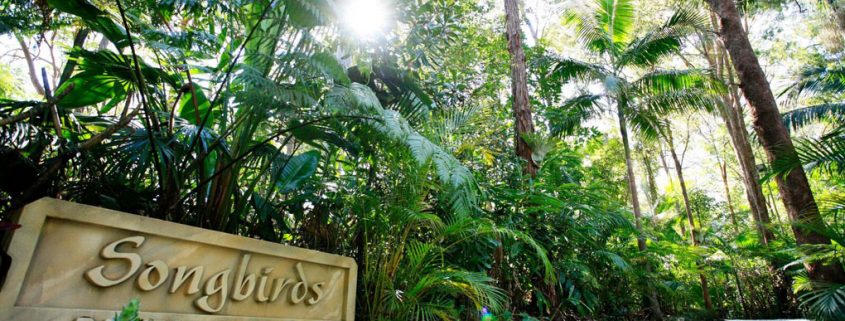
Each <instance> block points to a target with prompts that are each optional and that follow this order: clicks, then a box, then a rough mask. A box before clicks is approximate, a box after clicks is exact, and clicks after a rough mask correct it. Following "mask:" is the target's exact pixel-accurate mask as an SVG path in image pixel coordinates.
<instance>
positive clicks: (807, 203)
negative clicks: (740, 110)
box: [707, 0, 845, 283]
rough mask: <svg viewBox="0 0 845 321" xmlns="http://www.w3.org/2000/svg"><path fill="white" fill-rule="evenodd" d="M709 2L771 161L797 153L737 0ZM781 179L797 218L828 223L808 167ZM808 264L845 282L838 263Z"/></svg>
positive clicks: (816, 275) (801, 232)
mask: <svg viewBox="0 0 845 321" xmlns="http://www.w3.org/2000/svg"><path fill="white" fill-rule="evenodd" d="M707 2H708V3H709V4H710V7H711V8H712V9H713V11H714V12H716V14H717V15H718V16H719V21H720V24H721V28H720V30H719V36H720V37H721V38H722V41H723V42H724V43H725V48H726V49H727V50H728V53H729V54H730V57H731V60H732V61H733V65H734V68H735V69H736V71H737V74H738V76H739V80H740V83H741V85H740V88H741V89H742V92H743V94H744V95H745V97H746V99H747V100H748V103H749V105H750V107H751V117H752V119H753V124H754V130H755V131H756V132H757V136H758V137H759V139H760V141H761V143H762V145H763V148H764V149H765V150H766V155H767V157H768V159H769V162H771V163H773V162H775V161H777V160H779V159H782V158H787V159H789V158H794V157H797V155H796V152H795V147H794V146H793V144H792V140H791V139H790V137H789V133H788V132H787V131H786V127H785V126H784V125H783V121H782V118H781V116H780V112H779V110H778V108H777V103H776V101H775V97H774V95H773V94H772V90H771V88H770V87H769V83H768V81H767V79H766V75H765V74H764V73H763V69H762V68H761V67H760V63H759V62H758V61H757V56H756V54H755V53H754V49H753V48H752V47H751V43H750V42H749V41H748V35H746V33H745V31H744V30H743V28H742V21H741V19H740V16H739V11H737V8H736V5H735V4H734V1H733V0H707ZM775 180H776V181H777V183H778V189H779V190H780V194H781V199H783V203H784V206H785V207H786V210H787V212H788V213H789V216H790V218H792V220H793V221H798V222H802V223H804V224H809V225H813V226H815V227H822V226H823V225H824V222H823V221H822V218H821V215H819V211H818V206H817V205H816V201H815V199H814V198H813V193H812V191H811V190H810V183H809V182H808V181H807V176H806V174H805V173H804V169H803V168H800V167H799V168H795V169H794V170H792V171H791V172H790V173H789V174H787V175H785V176H778V177H776V178H775ZM793 232H794V233H795V239H796V241H797V242H798V244H825V245H826V244H830V238H828V237H827V236H824V235H822V234H819V233H816V232H814V231H813V230H812V229H809V228H805V227H801V226H793ZM806 268H807V273H808V275H809V276H810V278H812V279H814V280H821V281H828V282H838V283H843V282H845V271H843V269H842V266H840V265H838V264H828V265H824V264H821V263H818V262H817V263H810V264H807V265H806Z"/></svg>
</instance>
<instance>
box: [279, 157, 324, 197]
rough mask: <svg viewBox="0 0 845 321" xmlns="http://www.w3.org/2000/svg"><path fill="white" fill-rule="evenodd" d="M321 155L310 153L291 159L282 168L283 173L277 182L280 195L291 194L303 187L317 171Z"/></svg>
mask: <svg viewBox="0 0 845 321" xmlns="http://www.w3.org/2000/svg"><path fill="white" fill-rule="evenodd" d="M319 162H320V153H319V152H317V151H313V150H312V151H308V152H305V153H302V154H299V155H296V156H293V157H291V158H290V160H288V161H287V164H285V167H284V168H282V173H281V175H280V176H279V179H278V180H277V181H276V189H277V190H278V191H279V193H290V192H292V191H295V190H297V189H299V188H300V187H302V185H303V184H304V183H305V181H306V180H307V179H308V178H309V177H311V175H314V172H316V171H317V163H319Z"/></svg>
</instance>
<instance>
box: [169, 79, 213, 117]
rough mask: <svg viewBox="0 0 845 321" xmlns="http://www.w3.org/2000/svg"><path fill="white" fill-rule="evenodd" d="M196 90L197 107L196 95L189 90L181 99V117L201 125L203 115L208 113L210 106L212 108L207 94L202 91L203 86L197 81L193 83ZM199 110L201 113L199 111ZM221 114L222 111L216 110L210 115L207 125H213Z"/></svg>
mask: <svg viewBox="0 0 845 321" xmlns="http://www.w3.org/2000/svg"><path fill="white" fill-rule="evenodd" d="M193 86H194V92H196V94H197V96H196V103H197V104H196V108H195V107H194V95H193V94H192V93H191V91H190V90H189V91H188V92H186V93H185V94H184V95H182V99H181V100H180V101H179V117H181V118H184V119H185V120H187V121H188V122H190V123H192V124H194V125H199V124H200V123H201V122H202V119H203V117H205V115H206V114H207V113H208V110H209V108H211V102H210V101H209V100H208V98H207V97H206V96H205V94H204V93H203V91H202V88H200V86H199V85H198V84H197V83H193ZM197 112H199V113H197ZM218 116H220V111H219V110H218V111H214V112H213V113H212V115H211V116H210V117H209V120H208V122H207V123H206V126H211V125H212V124H214V120H215V119H216V118H217V117H218Z"/></svg>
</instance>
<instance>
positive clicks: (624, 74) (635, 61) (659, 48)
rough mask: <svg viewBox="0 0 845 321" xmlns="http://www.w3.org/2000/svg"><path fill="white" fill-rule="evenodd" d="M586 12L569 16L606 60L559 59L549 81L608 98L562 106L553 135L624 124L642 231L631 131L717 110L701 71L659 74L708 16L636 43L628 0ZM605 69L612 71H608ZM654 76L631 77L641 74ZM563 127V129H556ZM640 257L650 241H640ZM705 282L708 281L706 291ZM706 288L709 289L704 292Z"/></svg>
mask: <svg viewBox="0 0 845 321" xmlns="http://www.w3.org/2000/svg"><path fill="white" fill-rule="evenodd" d="M590 9H591V10H590V11H589V12H587V13H584V14H579V13H570V14H569V15H568V17H567V19H568V21H569V22H570V23H573V24H574V25H575V27H576V28H577V31H578V35H579V40H580V41H581V43H582V44H583V45H584V47H585V49H587V50H588V51H590V52H592V53H593V54H594V56H595V57H596V58H597V59H598V60H600V61H601V64H594V63H589V62H584V61H577V60H574V59H568V58H563V59H558V61H557V62H556V65H555V66H554V67H553V69H552V71H551V72H550V75H549V79H548V81H550V82H551V84H552V85H554V86H560V85H562V84H565V83H568V82H571V81H582V82H583V81H586V82H592V83H597V84H600V85H601V86H602V90H601V92H599V93H597V94H595V93H590V94H585V95H580V96H577V97H575V98H571V99H568V100H566V101H564V102H563V106H562V108H563V109H564V110H567V111H568V112H566V113H565V115H566V117H565V119H559V118H558V119H555V118H554V117H551V119H550V122H552V123H553V124H552V125H551V126H552V128H553V131H557V132H564V131H566V130H567V128H566V127H567V126H573V125H577V123H578V119H581V118H587V117H590V116H594V115H596V114H598V113H600V112H602V111H605V110H607V111H611V112H613V113H615V114H616V117H617V118H618V121H619V134H620V136H621V138H622V144H623V147H624V152H625V164H626V167H627V179H628V188H629V193H630V195H631V206H632V207H633V211H634V216H635V226H636V228H637V229H638V230H639V231H642V226H641V224H642V223H641V220H642V212H641V209H640V202H639V197H638V191H637V183H636V178H635V176H634V164H633V160H632V158H631V147H630V138H629V135H630V134H629V130H628V127H629V126H630V127H631V128H632V129H633V131H634V132H636V133H638V134H640V135H643V136H646V137H652V138H655V137H657V136H658V135H659V133H660V126H661V125H660V124H661V120H660V119H661V116H659V115H664V114H666V113H668V112H674V111H684V110H692V109H696V108H699V107H705V106H709V105H711V104H712V102H711V101H710V95H709V91H710V90H711V89H712V88H709V87H710V86H709V85H708V84H709V83H710V82H709V81H708V79H709V76H708V75H707V73H706V72H704V71H701V70H660V69H656V68H655V65H656V64H657V63H658V62H659V61H660V60H661V59H662V58H664V57H666V56H667V55H671V54H675V53H677V52H678V50H679V49H680V48H681V44H682V39H683V37H684V36H685V35H686V34H688V33H689V32H690V31H692V30H694V29H695V28H697V27H698V26H699V25H701V23H702V21H703V20H704V17H703V16H701V15H698V14H695V13H693V12H691V11H686V10H678V11H676V12H675V13H674V14H673V15H672V16H671V17H670V18H669V19H668V20H667V21H666V22H665V23H663V24H662V25H661V26H659V27H658V28H656V29H654V30H650V31H649V32H646V33H645V34H644V35H643V36H640V37H634V35H633V34H632V31H633V23H634V8H633V4H632V2H631V1H628V0H606V1H597V2H596V3H594V5H593V6H592V7H591V8H590ZM605 66H606V67H605ZM641 70H646V71H647V72H646V73H645V74H644V75H643V76H641V77H639V78H634V77H631V75H632V74H635V73H636V72H638V71H641ZM556 122H557V123H563V124H564V125H562V126H556V125H555V124H554V123H556ZM637 245H638V247H639V249H640V250H641V251H645V249H646V243H645V239H644V237H643V236H642V235H640V236H639V237H638V239H637ZM705 282H706V281H704V278H703V277H702V283H703V284H702V285H704V283H705ZM703 287H704V286H703ZM649 292H650V293H649V300H650V304H651V309H652V312H653V313H654V314H655V315H656V316H658V317H659V316H660V315H661V310H660V304H659V303H658V302H657V298H656V294H655V293H654V290H649Z"/></svg>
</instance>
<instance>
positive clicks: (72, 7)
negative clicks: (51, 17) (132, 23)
mask: <svg viewBox="0 0 845 321" xmlns="http://www.w3.org/2000/svg"><path fill="white" fill-rule="evenodd" d="M47 3H48V4H49V5H50V6H51V7H53V8H55V9H58V10H59V11H62V12H65V13H69V14H72V15H75V16H77V17H79V18H80V19H82V21H83V22H84V23H85V24H86V25H87V26H88V27H89V28H91V29H93V30H94V31H97V32H99V33H102V34H103V35H104V36H106V38H107V39H109V40H110V41H111V42H112V43H114V45H115V46H116V47H117V48H123V47H126V46H128V45H129V40H128V38H127V34H126V30H125V29H123V27H122V26H120V25H119V24H117V23H116V22H114V21H113V20H112V19H111V18H110V17H109V15H108V13H107V12H105V11H103V10H100V9H99V8H97V7H96V6H94V5H93V4H92V3H91V2H88V1H87V0H48V1H47Z"/></svg>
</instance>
